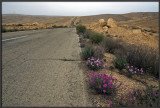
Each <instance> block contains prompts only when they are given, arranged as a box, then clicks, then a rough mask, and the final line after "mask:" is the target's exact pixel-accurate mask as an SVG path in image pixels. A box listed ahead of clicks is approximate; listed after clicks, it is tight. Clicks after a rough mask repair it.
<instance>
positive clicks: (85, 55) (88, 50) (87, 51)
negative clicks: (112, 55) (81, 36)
mask: <svg viewBox="0 0 160 108" xmlns="http://www.w3.org/2000/svg"><path fill="white" fill-rule="evenodd" d="M93 55H94V49H93V48H92V47H91V46H86V47H85V48H84V49H82V58H83V59H85V60H87V59H88V58H89V57H92V56H93Z"/></svg>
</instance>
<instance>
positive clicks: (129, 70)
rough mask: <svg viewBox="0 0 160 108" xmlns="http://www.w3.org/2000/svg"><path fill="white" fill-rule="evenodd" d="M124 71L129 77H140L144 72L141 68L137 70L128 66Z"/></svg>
mask: <svg viewBox="0 0 160 108" xmlns="http://www.w3.org/2000/svg"><path fill="white" fill-rule="evenodd" d="M126 69H127V71H128V72H129V75H131V74H137V75H141V74H143V72H144V71H143V68H141V69H139V68H137V67H134V66H129V65H126Z"/></svg>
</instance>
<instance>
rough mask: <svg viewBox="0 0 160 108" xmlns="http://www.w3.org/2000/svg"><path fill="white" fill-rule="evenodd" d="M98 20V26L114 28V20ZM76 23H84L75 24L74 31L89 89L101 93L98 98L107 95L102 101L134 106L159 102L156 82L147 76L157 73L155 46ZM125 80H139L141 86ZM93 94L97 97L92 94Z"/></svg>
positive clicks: (106, 103) (108, 104) (112, 104)
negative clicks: (137, 86) (110, 21)
mask: <svg viewBox="0 0 160 108" xmlns="http://www.w3.org/2000/svg"><path fill="white" fill-rule="evenodd" d="M111 20H112V19H111ZM112 21H113V22H114V20H112ZM100 22H101V24H100V26H101V25H102V26H103V27H104V26H106V27H108V28H113V27H115V24H116V23H114V24H112V23H110V26H108V25H107V23H108V22H107V23H106V22H105V24H102V23H103V22H104V21H102V20H101V21H100ZM78 27H81V28H86V27H85V26H84V25H79V26H77V33H78V36H79V39H80V41H79V42H80V46H81V48H82V53H81V57H82V60H83V62H84V63H85V62H86V63H85V64H86V71H88V72H86V73H85V74H86V76H87V77H86V81H87V82H88V86H89V89H88V90H91V91H93V92H94V93H97V94H98V95H99V96H101V97H100V98H103V97H104V96H106V97H107V99H106V100H104V99H102V100H103V102H102V103H101V105H104V106H134V107H135V106H143V107H144V106H145V107H147V106H148V107H150V106H154V107H155V106H158V105H159V104H158V103H159V102H158V90H159V87H158V83H156V86H155V85H154V84H153V85H152V83H149V82H148V79H150V78H153V79H156V80H157V78H158V77H159V62H158V60H159V59H158V58H159V55H158V52H157V50H155V49H154V48H151V47H147V46H145V45H141V46H139V45H135V44H130V43H127V42H125V41H124V40H123V39H120V38H115V37H113V36H112V35H109V34H103V33H97V32H95V31H92V30H88V29H85V30H84V31H83V32H80V30H79V29H78ZM82 45H83V47H82ZM106 54H107V55H113V56H114V57H115V59H113V60H111V61H110V60H109V59H110V58H107V57H105V55H106ZM83 62H82V63H83ZM111 64H112V65H111ZM109 65H110V66H109ZM114 71H116V72H114ZM120 76H123V77H124V79H123V80H122V79H120V78H119V77H120ZM124 80H132V81H133V82H134V83H137V84H139V83H142V85H143V84H144V85H143V86H144V88H135V87H133V88H132V86H135V84H131V83H132V82H123V81H124ZM157 81H158V80H157ZM131 88H132V89H131ZM124 91H125V93H124ZM93 98H96V97H95V96H93ZM98 99H99V98H98ZM95 100H97V99H95ZM96 105H97V104H96Z"/></svg>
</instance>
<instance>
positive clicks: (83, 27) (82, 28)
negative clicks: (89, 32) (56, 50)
mask: <svg viewBox="0 0 160 108" xmlns="http://www.w3.org/2000/svg"><path fill="white" fill-rule="evenodd" d="M76 30H77V33H80V32H82V33H84V32H85V31H86V27H85V26H83V25H78V26H77V27H76Z"/></svg>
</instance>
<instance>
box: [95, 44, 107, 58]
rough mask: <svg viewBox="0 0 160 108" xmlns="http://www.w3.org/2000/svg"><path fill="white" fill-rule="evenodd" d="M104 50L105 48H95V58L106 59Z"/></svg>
mask: <svg viewBox="0 0 160 108" xmlns="http://www.w3.org/2000/svg"><path fill="white" fill-rule="evenodd" d="M104 53H105V51H104V48H103V47H100V46H97V47H96V48H94V57H95V58H99V59H102V58H103V57H104Z"/></svg>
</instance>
